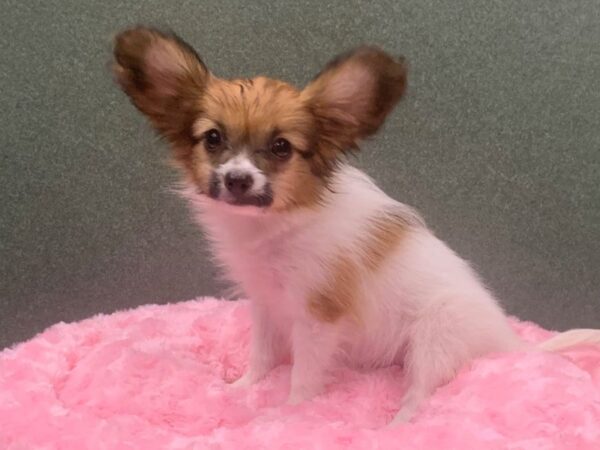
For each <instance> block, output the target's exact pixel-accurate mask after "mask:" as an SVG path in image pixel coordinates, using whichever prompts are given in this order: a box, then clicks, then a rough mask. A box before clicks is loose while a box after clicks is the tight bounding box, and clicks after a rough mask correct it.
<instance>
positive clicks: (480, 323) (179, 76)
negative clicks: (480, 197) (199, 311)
mask: <svg viewBox="0 0 600 450" xmlns="http://www.w3.org/2000/svg"><path fill="white" fill-rule="evenodd" d="M114 57H115V63H114V72H115V74H116V78H117V80H118V82H119V84H120V85H121V87H122V88H123V90H124V91H125V92H126V93H127V95H129V97H130V98H131V100H132V102H133V104H134V105H135V106H136V107H137V108H138V109H139V110H140V111H141V112H142V113H144V114H145V115H146V116H147V117H148V118H149V119H150V121H151V123H152V125H153V126H154V127H155V128H156V130H157V131H158V132H159V133H160V134H161V135H162V136H163V137H165V138H166V139H167V140H168V141H169V143H170V144H171V147H172V151H173V158H174V161H175V162H176V164H177V165H178V166H179V167H180V168H181V172H182V174H183V176H184V185H185V187H184V189H183V194H184V195H185V197H187V198H188V199H189V201H190V203H191V206H192V208H193V210H194V212H195V214H196V215H197V218H198V220H199V222H200V223H201V224H202V225H203V226H204V229H205V230H206V232H207V235H208V237H209V238H210V240H211V242H212V244H213V249H214V252H215V254H216V256H217V258H218V260H219V261H220V262H221V263H222V264H223V266H224V268H225V269H226V272H227V274H228V275H229V278H231V280H232V281H234V282H235V283H236V284H237V285H239V287H241V289H242V290H243V292H244V293H245V294H246V295H247V296H248V297H249V298H250V299H251V304H252V318H253V337H252V345H251V352H250V362H249V369H248V372H247V373H246V374H245V375H244V376H243V377H242V378H241V379H240V380H238V381H237V382H235V383H234V384H235V385H237V386H248V385H250V384H252V383H256V382H257V381H259V380H260V379H261V378H263V377H264V376H265V375H266V374H267V373H268V372H269V371H270V370H271V369H272V368H273V367H275V366H276V365H278V364H280V363H281V362H282V361H284V360H285V359H286V358H288V357H290V356H291V358H292V361H293V367H292V377H291V391H290V397H289V401H290V402H291V403H297V402H300V401H303V400H306V399H309V398H310V397H312V396H314V395H316V394H318V393H319V392H321V390H322V389H323V388H324V386H325V384H326V381H327V374H328V371H329V369H330V368H331V367H332V365H333V364H334V363H335V362H339V361H344V362H346V363H348V364H356V365H361V366H371V367H375V366H382V365H389V364H396V363H398V364H403V365H404V369H405V372H406V383H407V385H406V394H405V397H404V400H403V404H402V407H401V409H400V412H399V413H398V415H397V416H396V420H395V421H405V420H408V419H410V417H411V416H412V415H413V414H414V413H415V412H416V410H417V409H418V407H419V405H420V404H421V402H422V401H423V400H424V399H425V398H427V396H428V395H430V394H431V393H432V391H434V390H435V389H436V388H437V387H438V386H440V385H441V384H443V383H445V382H447V381H448V380H450V379H451V378H452V377H453V376H454V374H455V373H456V372H457V370H458V369H459V368H461V367H462V366H463V365H464V364H466V363H468V362H469V361H471V360H472V359H474V358H477V357H479V356H482V355H485V354H487V353H490V352H498V351H510V350H515V349H520V348H523V349H526V348H529V347H528V346H527V345H526V344H525V343H524V342H522V341H521V340H520V339H519V338H518V337H517V336H516V335H515V333H514V332H513V330H512V329H511V327H510V326H509V325H508V323H507V320H506V316H505V314H504V312H503V311H502V309H501V308H500V306H499V305H498V303H497V301H496V300H495V299H494V297H493V296H492V294H491V293H490V292H489V291H488V290H487V289H486V288H485V287H484V285H483V284H482V283H481V282H480V280H479V279H478V277H477V275H476V274H475V273H474V272H473V270H472V269H471V268H470V267H469V265H468V264H467V263H466V262H465V261H464V260H462V259H461V258H460V257H458V256H457V255H456V254H455V253H454V252H453V251H452V250H450V249H449V248H448V247H447V246H446V245H445V244H444V243H443V242H442V241H440V240H439V239H437V238H436V237H435V236H434V235H433V233H432V232H431V231H430V230H429V229H428V228H427V226H426V225H425V223H424V221H423V220H422V219H421V217H420V216H419V215H418V214H417V213H416V212H415V211H414V210H413V209H411V208H410V207H408V206H406V205H404V204H402V203H399V202H397V201H395V200H393V199H391V198H390V197H388V196H387V195H386V194H385V193H383V192H382V191H381V190H379V189H378V188H377V187H376V186H375V184H374V183H373V182H372V181H371V180H370V179H369V178H368V177H367V176H366V175H365V174H364V173H362V172H360V171H359V170H357V169H355V168H352V167H351V166H349V165H348V164H347V162H346V160H345V158H344V154H345V153H346V152H347V151H349V150H353V149H357V148H358V143H359V141H360V140H361V139H363V138H365V137H367V136H370V135H372V134H373V133H375V132H376V131H377V130H378V128H379V127H380V126H381V125H382V123H383V122H384V120H385V118H386V116H387V115H388V113H389V112H390V111H391V110H392V109H393V108H394V106H395V105H396V103H397V102H398V101H399V100H400V98H401V97H402V95H403V93H404V91H405V89H406V72H407V68H406V65H405V63H404V61H403V60H402V59H397V58H393V57H391V56H389V55H387V54H386V53H384V52H383V51H381V50H379V49H377V48H373V47H362V48H359V49H357V50H354V51H352V52H350V53H347V54H345V55H343V56H340V57H338V58H337V59H335V60H334V61H332V62H331V63H330V64H329V65H327V66H326V67H325V69H324V70H323V71H322V72H321V73H320V74H319V75H317V77H316V78H315V79H314V80H313V81H312V82H310V83H309V84H308V86H306V87H305V88H304V89H297V88H295V87H293V86H291V85H289V84H287V83H285V82H283V81H279V80H274V79H270V78H265V77H257V78H253V79H236V80H224V79H221V78H218V77H216V76H214V75H213V74H211V72H210V71H209V70H208V69H207V67H206V66H205V65H204V63H203V62H202V60H201V59H200V57H199V56H198V54H197V53H196V52H195V51H194V50H193V49H192V48H191V47H190V46H189V45H188V44H186V43H184V42H183V41H182V40H181V39H179V38H178V37H177V36H175V35H173V34H167V33H162V32H160V31H157V30H155V29H151V28H145V27H137V28H133V29H129V30H126V31H124V32H122V33H120V34H119V35H118V36H117V37H116V41H115V48H114ZM578 342H600V337H599V334H598V332H597V331H594V330H573V331H571V332H568V333H565V334H562V335H558V336H557V337H555V338H553V339H551V340H550V341H547V342H546V343H544V344H542V346H540V348H541V349H544V350H558V349H560V348H565V347H569V346H571V345H574V344H576V343H578Z"/></svg>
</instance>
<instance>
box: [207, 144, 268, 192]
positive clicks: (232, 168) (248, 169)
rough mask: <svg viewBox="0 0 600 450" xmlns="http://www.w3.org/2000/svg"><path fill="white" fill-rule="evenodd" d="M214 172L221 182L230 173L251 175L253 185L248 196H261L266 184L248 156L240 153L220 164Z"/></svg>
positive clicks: (264, 178) (263, 177) (265, 179)
mask: <svg viewBox="0 0 600 450" xmlns="http://www.w3.org/2000/svg"><path fill="white" fill-rule="evenodd" d="M215 172H216V173H217V174H218V175H219V176H220V177H221V180H223V178H225V175H227V174H228V173H232V172H238V173H241V174H248V175H251V176H252V180H253V184H252V188H251V189H250V191H249V192H248V193H249V194H261V193H262V192H263V190H264V188H265V185H266V184H267V177H266V176H265V174H264V173H262V171H261V170H260V169H259V168H258V167H256V166H255V165H254V164H253V163H252V161H250V159H249V158H248V155H246V154H245V153H241V154H239V155H237V156H236V157H234V158H231V159H230V160H228V161H227V162H225V163H224V164H221V165H220V166H219V167H217V169H216V170H215Z"/></svg>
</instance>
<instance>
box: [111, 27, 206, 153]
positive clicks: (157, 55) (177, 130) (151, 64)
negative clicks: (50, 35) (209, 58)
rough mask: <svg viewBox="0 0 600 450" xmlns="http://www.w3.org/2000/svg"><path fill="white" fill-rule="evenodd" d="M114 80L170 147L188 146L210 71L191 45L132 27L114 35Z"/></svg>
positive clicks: (169, 35) (156, 32)
mask: <svg viewBox="0 0 600 450" xmlns="http://www.w3.org/2000/svg"><path fill="white" fill-rule="evenodd" d="M114 58H115V59H114V65H113V71H114V73H115V76H116V79H117V81H118V83H119V84H120V85H121V88H122V89H123V91H125V93H127V95H129V97H130V98H131V101H132V102H133V104H134V105H135V106H136V107H137V108H138V109H139V110H140V111H141V112H142V113H144V114H145V115H146V116H148V118H149V119H150V121H151V122H152V125H153V126H154V128H156V130H157V131H158V132H159V133H160V134H161V135H163V136H164V137H165V138H167V139H168V140H169V141H170V142H171V143H172V144H174V145H175V146H189V145H193V143H194V141H195V139H194V136H193V134H192V125H193V121H194V120H195V119H196V117H197V115H198V114H199V112H200V99H201V97H202V94H203V92H204V90H205V87H206V83H207V81H208V79H209V77H210V73H209V71H208V70H207V68H206V66H205V65H204V63H203V62H202V60H201V59H200V57H199V56H198V54H197V53H196V52H195V51H194V49H193V48H192V47H191V46H190V45H188V44H187V43H185V42H184V41H183V40H181V39H180V38H179V37H177V36H176V35H174V34H167V33H163V32H161V31H158V30H155V29H152V28H146V27H136V28H131V29H128V30H125V31H123V32H121V33H119V34H118V35H117V37H116V38H115V45H114Z"/></svg>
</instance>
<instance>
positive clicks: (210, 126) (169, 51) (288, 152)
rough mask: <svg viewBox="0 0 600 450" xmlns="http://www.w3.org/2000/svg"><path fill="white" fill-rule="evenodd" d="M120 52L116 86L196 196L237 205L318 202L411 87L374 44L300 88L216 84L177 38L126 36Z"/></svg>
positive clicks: (135, 32)
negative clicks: (344, 162)
mask: <svg viewBox="0 0 600 450" xmlns="http://www.w3.org/2000/svg"><path fill="white" fill-rule="evenodd" d="M114 54H115V65H114V71H115V74H116V77H117V80H118V82H119V83H120V85H121V86H122V88H123V90H124V91H125V92H126V93H127V94H128V95H129V96H130V97H131V99H132V101H133V103H134V104H135V106H136V107H137V108H138V109H139V110H140V111H142V112H143V113H144V114H145V115H147V116H148V117H149V119H150V121H151V122H152V124H153V125H154V127H155V128H156V129H157V131H158V132H159V133H160V134H161V135H163V136H164V137H165V138H167V139H168V140H169V142H170V143H171V146H172V148H173V156H174V160H175V161H176V162H177V164H178V165H179V166H180V167H181V168H182V170H183V171H184V173H185V174H186V175H187V177H188V178H189V179H190V181H192V182H193V183H194V184H195V185H196V186H197V190H198V192H199V193H201V194H203V195H206V196H208V197H210V198H212V199H214V200H217V201H221V202H226V203H228V204H231V205H236V206H240V207H247V206H254V207H259V208H261V209H270V210H278V211H280V210H289V209H291V208H297V207H304V206H309V207H310V206H312V205H315V204H316V203H318V201H319V199H320V196H321V193H322V191H323V189H324V188H325V187H326V186H327V180H328V178H329V176H330V175H331V172H332V170H333V168H334V167H335V164H336V162H337V161H338V159H339V158H340V157H341V155H342V154H343V153H344V152H345V151H347V150H350V149H354V148H356V147H357V144H358V141H359V140H360V139H362V138H364V137H366V136H368V135H371V134H373V133H375V132H376V131H377V129H378V128H379V127H380V126H381V124H382V123H383V121H384V120H385V117H386V116H387V114H388V113H389V112H390V111H391V110H392V108H393V107H394V105H395V104H396V103H397V102H398V100H399V99H400V97H401V96H402V94H403V92H404V89H405V86H406V67H405V65H404V63H403V61H402V60H396V59H393V58H391V57H390V56H388V55H387V54H385V53H383V52H382V51H381V50H378V49H375V48H370V47H363V48H360V49H358V50H355V51H354V52H351V53H348V54H346V55H344V56H341V57H339V58H337V59H336V60H334V61H332V62H331V63H330V64H329V65H328V66H327V67H326V68H325V69H324V70H323V71H322V72H321V73H320V74H319V75H318V76H317V77H316V78H315V79H314V80H313V81H312V82H311V83H310V84H309V85H308V86H307V87H305V88H304V89H303V90H298V89H296V88H294V87H293V86H291V85H289V84H287V83H285V82H282V81H278V80H273V79H269V78H264V77H258V78H254V79H239V80H224V79H221V78H218V77H216V76H214V75H212V74H211V73H210V72H209V71H208V69H207V68H206V66H205V65H204V63H203V62H202V61H201V59H200V58H199V57H198V55H197V54H196V52H195V51H194V50H193V49H192V48H191V47H190V46H189V45H187V44H186V43H184V42H183V41H181V40H180V39H179V38H178V37H176V36H174V35H169V34H164V33H161V32H159V31H157V30H154V29H149V28H144V27H138V28H134V29H131V30H127V31H124V32H123V33H121V34H119V35H118V36H117V38H116V44H115V50H114Z"/></svg>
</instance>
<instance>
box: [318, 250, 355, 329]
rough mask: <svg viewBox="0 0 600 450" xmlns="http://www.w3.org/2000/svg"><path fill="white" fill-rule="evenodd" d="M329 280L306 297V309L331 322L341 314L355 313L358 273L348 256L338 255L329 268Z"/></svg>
mask: <svg viewBox="0 0 600 450" xmlns="http://www.w3.org/2000/svg"><path fill="white" fill-rule="evenodd" d="M329 272H330V280H329V283H327V284H326V285H325V286H323V287H322V288H321V289H319V290H317V291H315V292H313V293H312V294H311V295H310V296H309V298H308V310H309V312H310V313H311V314H312V315H313V316H314V317H316V318H317V319H318V320H321V321H323V322H329V323H333V322H336V321H337V320H339V319H340V318H341V317H343V316H353V317H354V318H355V319H357V320H358V315H357V314H356V306H357V301H356V295H357V294H358V292H357V290H356V287H357V283H358V282H359V277H360V273H359V271H358V266H357V264H356V263H355V262H354V261H353V260H352V259H350V258H348V257H344V256H340V257H338V258H337V259H336V260H335V261H334V262H333V264H332V265H331V268H330V269H329Z"/></svg>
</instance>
